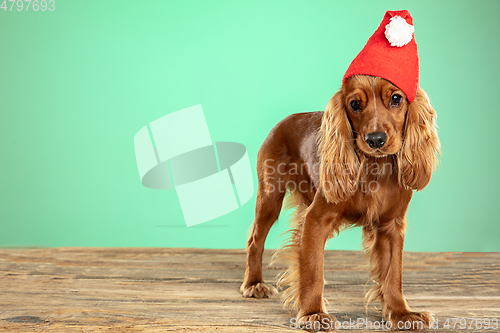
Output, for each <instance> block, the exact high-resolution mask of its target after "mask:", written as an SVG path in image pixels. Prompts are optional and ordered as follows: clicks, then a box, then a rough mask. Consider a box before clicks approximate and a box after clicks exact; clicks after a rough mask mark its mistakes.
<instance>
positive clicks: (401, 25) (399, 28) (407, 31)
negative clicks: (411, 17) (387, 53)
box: [385, 16, 415, 47]
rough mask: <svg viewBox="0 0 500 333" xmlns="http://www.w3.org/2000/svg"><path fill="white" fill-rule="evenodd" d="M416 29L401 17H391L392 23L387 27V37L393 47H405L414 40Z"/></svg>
mask: <svg viewBox="0 0 500 333" xmlns="http://www.w3.org/2000/svg"><path fill="white" fill-rule="evenodd" d="M414 32H415V28H414V27H413V25H411V24H408V23H407V22H406V20H405V19H404V18H402V17H401V16H394V17H391V22H390V23H389V24H387V25H386V26H385V37H386V38H387V40H388V41H389V43H391V46H397V47H401V46H405V45H406V44H408V43H409V42H410V41H411V40H412V38H413V33H414Z"/></svg>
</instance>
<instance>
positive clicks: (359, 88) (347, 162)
mask: <svg viewBox="0 0 500 333" xmlns="http://www.w3.org/2000/svg"><path fill="white" fill-rule="evenodd" d="M435 118H436V112H435V111H434V109H433V108H432V107H431V105H430V102H429V99H428V97H427V95H426V94H425V92H424V91H423V90H422V89H421V88H419V89H418V91H417V96H416V98H415V100H414V101H413V102H411V103H409V102H408V100H407V98H406V95H405V94H404V92H403V91H402V90H400V89H399V88H398V87H396V86H395V85H393V84H392V83H390V82H389V81H387V80H385V79H382V78H379V77H373V76H366V75H356V76H353V77H351V78H349V79H347V80H346V81H345V83H344V84H343V86H342V88H341V89H340V90H339V91H338V92H337V93H336V94H335V95H334V96H333V97H332V99H331V100H330V102H329V103H328V105H327V107H326V110H325V114H324V117H323V122H322V125H321V130H320V133H319V154H320V158H321V166H320V180H321V182H322V183H323V182H325V181H326V182H332V181H333V182H336V189H335V190H333V191H328V192H329V193H325V197H326V198H327V200H328V201H329V202H340V201H344V200H346V199H347V198H348V197H349V196H350V195H352V193H353V192H354V190H353V189H354V188H355V183H354V181H355V179H356V176H357V174H358V170H359V163H360V162H359V161H360V157H361V156H360V155H364V156H363V157H375V158H378V157H384V156H388V155H393V156H394V157H396V159H397V166H398V172H399V173H398V176H399V182H400V185H401V186H402V187H404V188H409V189H414V190H421V189H423V188H424V187H425V186H427V184H428V183H429V181H430V178H431V175H432V172H433V171H434V168H435V166H436V162H437V156H436V152H439V139H438V137H437V131H436V126H435Z"/></svg>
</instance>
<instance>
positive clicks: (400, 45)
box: [342, 10, 419, 103]
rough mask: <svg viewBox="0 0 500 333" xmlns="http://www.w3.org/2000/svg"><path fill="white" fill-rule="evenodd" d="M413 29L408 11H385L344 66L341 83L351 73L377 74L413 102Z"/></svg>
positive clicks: (416, 65) (415, 68)
mask: <svg viewBox="0 0 500 333" xmlns="http://www.w3.org/2000/svg"><path fill="white" fill-rule="evenodd" d="M414 30H415V29H414V27H413V18H412V17H411V15H410V13H409V12H408V11H407V10H398V11H388V12H386V13H385V16H384V19H383V20H382V23H380V26H379V27H378V29H377V31H375V33H374V34H373V35H372V36H371V37H370V39H369V40H368V42H367V43H366V45H365V47H364V48H363V50H361V52H360V53H359V54H358V56H357V57H356V58H355V59H354V60H353V61H352V63H351V65H350V66H349V68H348V69H347V72H346V73H345V75H344V78H343V80H342V83H344V82H345V81H346V80H347V79H348V78H350V77H351V76H354V75H371V76H378V77H381V78H384V79H386V80H388V81H390V82H391V83H392V84H394V85H396V86H397V87H398V88H399V89H401V90H402V91H403V92H404V93H405V95H406V98H407V99H408V101H409V102H410V103H411V102H413V100H414V99H415V96H416V95H417V89H418V76H419V62H418V51H417V43H416V42H415V37H414V35H413V32H414Z"/></svg>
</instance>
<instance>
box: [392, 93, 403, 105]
mask: <svg viewBox="0 0 500 333" xmlns="http://www.w3.org/2000/svg"><path fill="white" fill-rule="evenodd" d="M402 100H403V96H401V95H398V94H394V95H392V97H391V102H390V104H391V106H399V105H400V104H401V101H402Z"/></svg>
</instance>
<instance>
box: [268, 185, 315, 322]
mask: <svg viewBox="0 0 500 333" xmlns="http://www.w3.org/2000/svg"><path fill="white" fill-rule="evenodd" d="M310 204H311V201H310V200H308V199H307V198H305V197H304V196H302V195H301V194H300V193H297V192H292V193H290V195H289V196H288V197H287V198H286V200H285V204H284V205H285V208H288V209H291V208H294V209H295V212H294V215H293V218H292V221H291V229H290V230H288V231H287V232H286V233H285V234H288V238H287V239H286V240H285V242H284V243H283V245H282V246H281V247H280V248H279V249H278V250H277V251H276V253H274V255H273V258H272V261H271V264H275V263H279V264H284V265H285V266H287V268H286V269H285V270H284V271H282V272H281V273H280V274H279V275H278V276H277V277H276V286H277V287H278V289H279V290H282V293H281V301H282V303H283V307H284V308H286V309H288V310H289V311H290V312H291V314H292V316H293V313H294V312H298V310H299V309H298V304H299V302H298V301H299V299H298V298H299V278H300V276H299V259H300V258H299V255H300V237H301V235H302V228H303V225H304V221H305V217H306V214H307V211H308V207H309V206H310Z"/></svg>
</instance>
